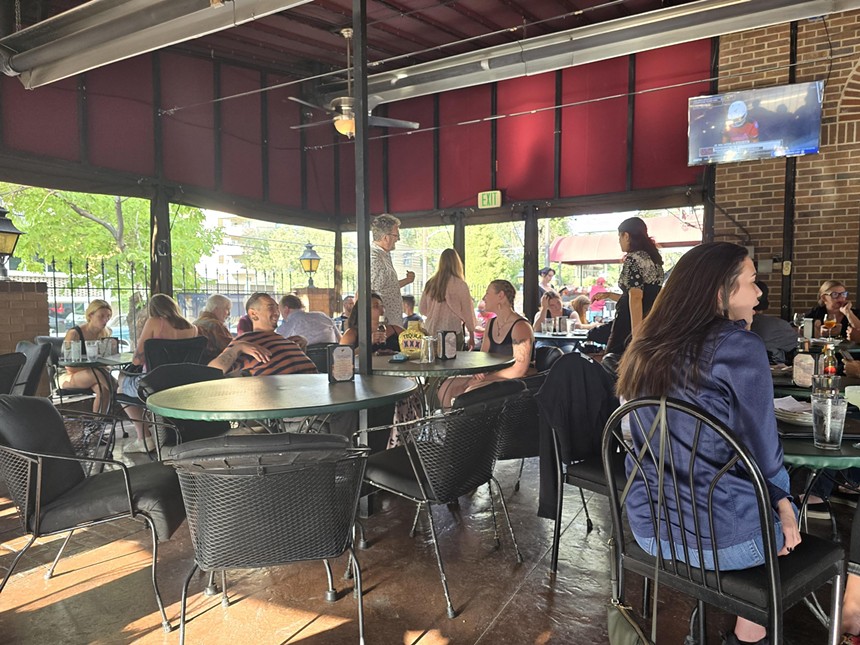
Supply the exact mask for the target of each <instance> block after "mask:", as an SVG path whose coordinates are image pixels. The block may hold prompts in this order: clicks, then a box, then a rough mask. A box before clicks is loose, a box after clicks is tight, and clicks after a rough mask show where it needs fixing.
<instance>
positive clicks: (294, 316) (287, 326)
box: [275, 293, 340, 345]
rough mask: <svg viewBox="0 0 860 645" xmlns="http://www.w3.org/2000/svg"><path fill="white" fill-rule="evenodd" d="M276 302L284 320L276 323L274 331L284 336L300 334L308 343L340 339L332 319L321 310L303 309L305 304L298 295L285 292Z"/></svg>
mask: <svg viewBox="0 0 860 645" xmlns="http://www.w3.org/2000/svg"><path fill="white" fill-rule="evenodd" d="M278 304H279V305H280V308H281V318H283V319H284V322H282V323H281V324H280V325H278V328H277V329H276V330H275V332H277V333H278V334H280V335H281V336H283V337H284V338H290V337H291V336H302V337H303V338H304V339H305V340H307V341H308V345H317V344H319V343H337V342H338V341H340V332H339V331H338V330H337V327H336V326H335V324H334V321H333V320H332V319H331V318H329V317H328V316H327V315H325V314H324V313H322V312H321V311H305V304H304V303H303V302H302V301H301V300H300V299H299V297H298V296H296V295H294V294H292V293H290V294H287V295H286V296H284V297H283V298H281V301H280V303H278Z"/></svg>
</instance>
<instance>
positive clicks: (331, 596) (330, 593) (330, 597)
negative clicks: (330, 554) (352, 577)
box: [323, 560, 337, 602]
mask: <svg viewBox="0 0 860 645" xmlns="http://www.w3.org/2000/svg"><path fill="white" fill-rule="evenodd" d="M323 564H324V565H325V576H326V580H327V581H328V589H326V592H325V599H326V602H334V601H335V600H337V591H336V590H335V588H334V576H333V575H332V574H331V564H330V563H329V561H328V560H323Z"/></svg>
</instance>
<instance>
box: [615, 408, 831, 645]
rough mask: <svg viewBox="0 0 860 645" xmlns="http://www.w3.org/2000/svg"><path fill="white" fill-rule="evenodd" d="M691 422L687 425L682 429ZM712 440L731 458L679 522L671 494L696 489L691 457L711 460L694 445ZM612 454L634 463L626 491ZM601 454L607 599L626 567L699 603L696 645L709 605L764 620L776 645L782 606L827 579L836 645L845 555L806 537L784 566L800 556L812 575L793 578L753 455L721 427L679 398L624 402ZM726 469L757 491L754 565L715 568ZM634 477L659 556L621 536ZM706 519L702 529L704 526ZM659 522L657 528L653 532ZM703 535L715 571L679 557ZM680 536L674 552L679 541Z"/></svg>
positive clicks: (620, 585) (676, 496) (620, 589)
mask: <svg viewBox="0 0 860 645" xmlns="http://www.w3.org/2000/svg"><path fill="white" fill-rule="evenodd" d="M643 409H648V410H651V411H654V410H656V415H655V417H654V420H653V422H650V423H649V422H646V420H645V419H643V416H642V415H641V412H642V411H643ZM649 414H650V413H649ZM669 415H672V416H673V422H672V424H670V423H669V420H668V416H669ZM676 415H684V417H685V419H686V420H688V421H689V422H690V423H689V424H688V423H684V425H683V428H684V430H683V432H684V438H683V442H679V441H678V440H677V438H676V436H675V435H673V431H672V429H671V428H670V425H673V424H677V416H676ZM625 417H628V418H630V421H631V424H630V425H631V429H630V431H631V432H632V433H633V435H634V436H636V437H639V438H640V439H641V440H640V442H639V443H638V447H636V446H633V445H631V444H630V443H629V440H628V439H627V438H625V436H624V431H623V429H622V425H621V423H622V420H623V419H624V418H625ZM690 424H691V425H692V430H691V429H690V427H689V425H690ZM713 436H716V437H717V438H718V439H719V440H721V441H724V442H725V444H726V445H727V446H728V448H729V450H730V452H731V453H732V456H731V457H730V459H729V460H728V463H725V464H718V465H711V466H710V468H713V469H714V470H715V471H716V472H715V474H714V477H713V479H712V480H711V481H710V483H709V484H708V485H707V488H706V490H707V491H708V500H709V501H708V504H707V508H701V505H700V504H697V502H696V495H695V493H692V494H691V497H692V517H693V523H694V525H693V526H692V527H689V526H685V522H684V517H683V514H682V513H678V512H677V511H675V510H672V509H678V508H684V507H685V503H683V502H682V500H681V497H680V493H679V492H678V491H679V486H680V487H684V486H688V487H690V488H691V489H692V488H694V487H695V486H696V484H695V481H694V477H693V472H694V470H695V469H696V468H697V462H698V461H707V459H708V457H707V456H705V455H703V454H700V452H699V450H698V446H699V445H700V444H701V442H703V441H705V440H710V438H711V437H713ZM704 437H706V438H704ZM657 446H659V448H658V447H657ZM687 446H690V447H689V448H688V447H687ZM619 450H620V451H621V452H622V453H623V454H624V455H625V458H626V462H627V464H629V468H632V471H631V474H630V475H629V477H625V478H624V479H625V482H626V483H625V484H624V485H623V488H622V487H621V486H620V485H619V481H618V480H619V478H618V469H619V468H622V469H623V468H624V462H623V461H619V460H618V459H617V458H615V455H616V454H617V452H618V451H619ZM602 454H603V463H604V468H605V470H606V473H607V484H608V487H609V493H610V495H609V500H610V507H611V514H612V528H613V538H612V541H611V549H612V553H613V558H612V562H613V567H612V568H613V571H612V587H613V602H620V603H623V594H624V571H625V570H630V571H633V572H635V573H638V574H639V575H642V576H643V577H645V578H646V579H648V578H653V577H654V576H655V575H657V576H659V584H661V585H665V586H667V587H669V588H671V589H675V590H677V591H680V592H682V593H684V594H686V595H689V596H692V597H694V598H696V599H697V608H696V610H694V611H696V612H697V614H698V641H699V642H700V643H701V644H704V643H705V604H706V603H707V604H712V605H716V606H719V607H720V608H721V609H723V610H725V611H729V612H732V613H734V614H736V615H738V616H743V617H744V618H747V619H748V620H751V621H753V622H757V623H759V624H762V625H766V627H767V630H768V638H769V642H770V643H782V642H783V635H784V634H783V624H782V622H783V609H784V608H788V607H790V606H792V605H794V604H795V603H797V602H799V601H801V600H803V599H804V598H805V597H806V596H807V595H808V594H810V593H811V592H812V591H814V590H815V589H817V588H818V587H819V586H821V585H823V584H826V583H827V582H828V581H832V584H833V587H832V598H831V608H832V609H831V612H832V614H831V617H830V621H829V622H830V625H829V627H830V638H829V642H830V643H831V645H836V643H838V640H839V635H840V631H841V611H842V605H841V598H842V591H843V589H844V582H845V574H844V553H843V552H842V550H841V548H839V547H837V546H836V545H834V544H833V543H831V542H828V541H826V540H822V539H820V538H817V537H814V536H809V535H805V534H804V535H803V542H802V543H801V544H800V545H799V547H798V548H796V549H795V553H793V554H792V556H791V557H793V558H795V560H793V561H792V563H791V565H792V566H794V567H795V569H796V564H797V562H798V559H800V561H802V562H803V563H804V568H803V570H802V572H803V573H807V574H808V573H809V572H812V574H811V575H809V577H808V579H805V580H802V579H799V578H800V576H799V575H797V574H798V571H794V573H792V569H791V568H790V567H788V566H786V564H785V561H783V562H782V563H781V562H780V558H778V557H777V549H776V538H775V529H774V522H773V510H772V508H771V503H770V497H769V494H768V490H767V482H766V480H765V478H764V476H763V475H762V473H761V471H760V470H759V468H758V466H757V465H756V463H755V460H754V458H753V457H752V455H751V453H750V452H749V451H748V450H747V448H746V447H745V446H744V445H743V444H742V443H740V442H739V441H738V440H737V438H736V437H735V436H734V434H733V433H732V432H731V430H729V429H728V428H727V427H726V426H725V424H723V423H722V422H720V421H719V420H718V419H716V418H715V417H713V416H712V415H710V414H708V413H707V412H705V411H704V410H702V409H700V408H698V407H696V406H694V405H691V404H689V403H686V402H684V401H680V400H677V399H671V398H663V399H657V398H641V399H637V400H635V401H631V402H629V403H627V404H625V405H623V406H622V407H620V408H619V409H618V410H616V411H615V412H614V413H613V414H612V416H611V417H610V419H609V421H608V422H607V424H606V428H605V430H604V434H603V443H602ZM685 459H688V460H689V462H688V464H687V463H685V462H684V460H685ZM646 467H647V469H648V470H651V469H654V473H657V480H658V481H657V488H658V489H657V490H654V486H652V485H651V484H649V481H648V477H647V476H646ZM676 467H681V468H684V469H686V470H688V471H689V473H690V474H689V481H685V480H683V479H680V477H682V476H683V475H682V474H680V473H679V472H678V471H676ZM622 472H623V470H622ZM661 472H663V473H664V475H663V477H662V478H660V476H659V473H661ZM729 474H731V475H732V476H733V477H742V478H744V479H746V480H747V481H748V482H749V484H750V487H751V488H752V490H753V492H754V494H755V496H756V500H757V503H758V516H759V521H760V523H761V529H762V537H763V542H764V551H765V559H764V565H762V566H761V567H756V568H754V569H746V570H739V571H721V570H720V566H719V554H718V549H719V544H718V542H717V539H716V534H715V530H714V515H713V510H714V509H713V506H712V503H713V501H712V500H713V497H712V496H713V492H714V489H715V488H716V487H717V486H718V485H719V483H720V480H722V478H724V477H726V476H727V475H729ZM634 480H635V481H640V482H643V485H644V487H645V494H646V496H647V497H648V499H650V500H651V504H650V505H649V506H648V508H649V510H650V516H651V524H652V528H653V531H654V535H658V536H661V539H662V538H669V539H668V542H669V545H670V551H671V557H670V558H666V557H664V555H663V553H662V549H660V548H658V550H657V551H658V553H657V556H651V555H648V554H646V553H645V552H644V551H642V549H640V548H639V547H638V545H636V543H635V541H633V540H632V535H629V534H627V533H626V531H628V530H629V528H628V527H627V525H626V523H625V522H624V520H623V519H622V515H623V508H624V504H625V500H626V496H627V493H628V491H629V489H630V485H631V483H632V482H633V481H634ZM664 483H665V487H664ZM705 518H706V523H707V525H708V526H707V527H705V526H703V520H704V519H705ZM667 525H672V526H674V527H675V530H674V531H673V536H667V535H665V532H666V526H667ZM661 528H662V529H663V534H661V532H660V529H661ZM705 532H707V536H708V539H709V541H710V545H711V548H712V549H713V559H714V568H713V569H706V568H705V564H704V562H701V560H702V558H700V563H699V565H687V564H686V563H685V559H679V557H678V556H679V553H680V554H684V553H689V552H690V550H691V549H695V550H696V551H697V552H698V553H703V552H704V551H705V543H704V542H703V535H704V534H705ZM688 534H692V536H694V543H691V542H690V540H689V538H688ZM679 537H680V540H681V544H680V549H678V547H677V546H676V541H677V540H678V538H679ZM655 568H656V569H655ZM783 576H785V577H783ZM733 589H757V590H759V591H760V593H761V595H762V596H763V597H764V598H765V602H764V604H760V603H758V602H756V601H754V600H752V599H751V597H743V596H742V595H737V594H735V593H733V592H732V590H733ZM691 623H692V621H691ZM691 628H692V624H691Z"/></svg>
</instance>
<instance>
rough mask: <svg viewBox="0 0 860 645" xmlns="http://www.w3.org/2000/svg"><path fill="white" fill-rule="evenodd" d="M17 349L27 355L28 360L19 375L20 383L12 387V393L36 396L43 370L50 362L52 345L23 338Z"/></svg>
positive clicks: (16, 346)
mask: <svg viewBox="0 0 860 645" xmlns="http://www.w3.org/2000/svg"><path fill="white" fill-rule="evenodd" d="M15 351H16V352H21V353H22V354H24V356H26V357H27V362H26V363H24V368H23V369H22V370H21V373H20V374H19V375H18V383H17V384H16V385H15V387H14V388H13V389H12V392H11V394H22V395H24V396H35V395H36V393H37V390H38V389H39V381H40V380H41V378H42V372H44V371H45V366H46V365H47V364H48V356H50V354H51V346H50V345H46V344H38V343H31V342H30V341H29V340H22V341H21V342H19V343H18V344H17V345H15Z"/></svg>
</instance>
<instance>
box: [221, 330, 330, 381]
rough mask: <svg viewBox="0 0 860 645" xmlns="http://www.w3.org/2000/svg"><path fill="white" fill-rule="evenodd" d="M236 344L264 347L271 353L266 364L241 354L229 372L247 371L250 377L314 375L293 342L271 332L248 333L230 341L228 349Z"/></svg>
mask: <svg viewBox="0 0 860 645" xmlns="http://www.w3.org/2000/svg"><path fill="white" fill-rule="evenodd" d="M236 342H244V343H254V344H255V345H259V346H260V347H265V348H266V349H268V350H269V351H270V352H271V353H272V357H271V358H270V359H269V361H268V362H267V363H261V362H260V361H258V360H257V359H256V358H254V357H253V356H248V355H247V354H241V355H240V356H239V358H238V360H237V361H236V362H235V363H233V365H231V366H230V369H229V370H228V373H229V372H235V371H238V370H243V371H247V372H249V373H250V374H251V376H268V375H271V374H316V373H317V368H316V366H315V365H314V364H313V362H312V361H311V359H309V358H308V357H307V355H306V354H305V353H304V352H303V351H302V350H301V349H300V348H299V346H298V345H296V344H295V343H294V342H293V341H291V340H287V339H286V338H284V337H283V336H281V335H279V334H276V333H275V332H273V331H249V332H248V333H246V334H242V336H241V337H240V338H237V339H234V340H233V341H231V343H230V345H229V346H228V348H229V347H232V346H233V344H234V343H236Z"/></svg>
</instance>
